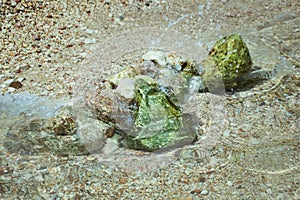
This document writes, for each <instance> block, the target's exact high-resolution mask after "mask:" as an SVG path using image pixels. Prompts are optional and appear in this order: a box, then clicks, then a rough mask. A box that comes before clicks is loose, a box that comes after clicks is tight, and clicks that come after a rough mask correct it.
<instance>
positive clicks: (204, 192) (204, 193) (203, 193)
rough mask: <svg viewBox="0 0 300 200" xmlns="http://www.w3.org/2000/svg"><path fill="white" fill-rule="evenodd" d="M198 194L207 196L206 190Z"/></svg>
mask: <svg viewBox="0 0 300 200" xmlns="http://www.w3.org/2000/svg"><path fill="white" fill-rule="evenodd" d="M200 194H202V195H207V194H208V191H207V190H202V191H201V193H200Z"/></svg>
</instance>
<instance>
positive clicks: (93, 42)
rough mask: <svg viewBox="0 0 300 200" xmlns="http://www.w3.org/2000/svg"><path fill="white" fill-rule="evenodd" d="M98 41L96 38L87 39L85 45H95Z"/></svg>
mask: <svg viewBox="0 0 300 200" xmlns="http://www.w3.org/2000/svg"><path fill="white" fill-rule="evenodd" d="M96 42H97V40H96V39H95V38H85V39H84V44H95V43H96Z"/></svg>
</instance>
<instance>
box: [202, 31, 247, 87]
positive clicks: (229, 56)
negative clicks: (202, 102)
mask: <svg viewBox="0 0 300 200" xmlns="http://www.w3.org/2000/svg"><path fill="white" fill-rule="evenodd" d="M209 58H211V59H212V60H213V61H214V63H215V65H216V68H217V70H218V72H219V73H220V75H221V77H222V79H223V81H224V84H225V87H226V88H230V87H232V88H235V87H238V85H237V84H236V83H235V80H237V79H238V78H239V77H240V76H241V75H243V74H245V73H247V72H249V70H250V69H251V66H252V60H251V56H250V53H249V50H248V47H247V45H246V44H245V43H244V41H243V39H242V37H241V36H240V35H239V34H232V35H230V36H226V37H223V38H222V39H220V40H218V41H217V42H216V44H215V45H214V46H213V48H212V49H211V51H210V52H209ZM203 65H204V67H205V66H206V65H207V64H205V63H204V64H203ZM208 66H209V65H208Z"/></svg>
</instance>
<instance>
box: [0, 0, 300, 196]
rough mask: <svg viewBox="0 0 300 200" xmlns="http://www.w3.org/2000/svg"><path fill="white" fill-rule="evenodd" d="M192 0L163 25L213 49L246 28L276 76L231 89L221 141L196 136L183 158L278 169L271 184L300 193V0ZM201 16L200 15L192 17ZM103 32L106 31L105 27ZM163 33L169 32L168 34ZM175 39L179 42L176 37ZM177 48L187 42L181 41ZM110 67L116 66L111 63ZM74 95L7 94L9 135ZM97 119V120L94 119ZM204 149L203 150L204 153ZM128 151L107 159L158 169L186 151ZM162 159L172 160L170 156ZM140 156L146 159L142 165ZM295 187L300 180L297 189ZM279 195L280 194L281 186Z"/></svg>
mask: <svg viewBox="0 0 300 200" xmlns="http://www.w3.org/2000/svg"><path fill="white" fill-rule="evenodd" d="M191 2H192V4H191V6H189V4H186V6H182V5H181V4H174V5H173V6H174V7H170V8H169V9H167V10H166V11H167V14H166V15H165V16H164V17H163V20H166V23H165V26H163V27H166V28H167V31H166V32H168V31H173V30H180V32H181V33H183V34H185V35H188V36H189V35H191V37H192V38H193V41H196V43H194V42H192V44H193V45H195V46H197V45H200V46H201V47H203V48H204V49H206V50H208V49H210V47H211V46H212V45H213V44H214V42H215V41H216V40H217V39H218V38H220V37H222V36H224V35H229V34H231V33H235V32H238V33H240V34H241V35H242V37H243V39H244V41H245V42H246V43H247V45H248V47H249V49H250V53H251V56H252V59H253V62H254V68H255V69H259V70H262V71H268V72H269V76H268V80H266V81H264V82H261V83H260V84H257V85H254V86H252V87H250V88H248V89H247V90H245V91H240V92H233V93H232V94H227V95H226V96H225V97H224V98H225V99H226V106H225V108H224V111H225V115H226V116H225V118H224V120H223V121H222V123H224V125H223V124H222V128H223V130H222V132H220V133H219V134H220V135H219V137H217V141H214V142H213V145H212V144H211V143H212V142H211V141H210V140H206V142H208V143H200V144H195V146H191V147H190V149H186V151H183V153H182V155H181V158H182V160H183V162H182V163H192V164H193V165H197V164H198V163H197V164H195V163H194V162H195V160H196V161H197V162H199V163H201V164H204V165H205V166H214V164H215V163H218V162H219V163H221V164H227V165H228V166H229V168H230V169H234V170H235V169H236V170H238V171H234V172H235V173H236V174H234V175H232V176H230V175H228V176H229V178H231V181H232V182H235V183H238V182H243V184H244V185H247V183H248V182H249V180H252V179H254V177H255V178H257V177H258V178H262V179H263V178H264V177H268V176H270V177H269V183H268V184H271V186H272V189H273V191H275V192H278V195H280V193H283V195H285V194H287V195H288V194H289V195H290V196H289V197H290V198H291V197H295V198H297V197H298V198H299V195H300V194H299V189H297V188H296V187H298V188H299V170H300V157H299V152H300V149H299V148H300V123H299V121H300V111H299V108H300V105H299V102H300V96H299V94H300V90H299V87H300V83H299V80H300V79H299V76H300V72H299V47H298V46H299V44H298V43H299V24H300V23H299V22H300V18H299V13H297V12H296V11H297V7H296V6H297V5H293V6H295V7H296V9H292V11H290V10H291V7H287V10H286V11H285V10H280V9H279V10H272V9H273V8H272V7H270V8H268V10H270V12H267V11H266V12H264V11H257V10H259V9H257V10H256V11H257V13H251V6H254V7H255V8H259V7H268V6H269V5H260V4H258V5H256V4H251V5H249V6H250V7H249V8H248V7H247V6H248V5H246V4H245V5H241V7H239V6H238V5H237V7H238V8H239V9H238V10H239V12H244V11H245V13H246V14H245V13H242V14H241V13H238V12H236V10H235V9H236V8H235V5H228V6H226V7H224V6H223V7H224V9H223V7H222V6H220V8H222V9H219V10H214V9H212V7H213V5H212V4H214V3H212V4H210V2H205V3H203V4H201V5H202V6H198V4H197V6H193V3H194V2H195V1H191ZM222 2H223V1H222ZM224 2H226V1H224ZM228 4H230V2H228ZM266 4H268V3H266ZM176 9H177V10H176ZM247 10H248V11H247ZM217 11H219V12H217ZM223 12H224V13H225V15H226V17H227V18H228V21H227V22H224V20H223V17H224V16H223V14H224V13H223ZM261 12H263V13H264V16H260V14H258V13H261ZM130 14H132V13H130ZM153 16H154V15H153ZM245 16H250V17H245ZM226 17H225V18H226ZM95 19H96V17H95ZM195 19H196V20H195ZM193 20H195V21H196V23H192V22H193ZM96 22H97V23H98V21H97V20H94V21H93V20H92V22H91V24H90V26H91V27H92V28H95V29H97V27H98V26H99V25H95V24H94V23H96ZM141 23H143V22H141ZM145 23H146V26H147V27H148V26H149V24H150V25H155V24H156V23H157V22H156V20H152V21H150V22H145ZM195 24H196V25H195ZM194 25H195V26H194ZM160 26H161V24H160ZM203 27H204V28H203ZM126 28H128V27H126V24H125V25H124V26H123V28H120V30H119V29H112V30H110V31H111V32H112V33H118V34H120V33H122V31H121V30H123V29H126ZM199 30H201V32H200V33H198V32H199ZM194 32H197V34H193V33H194ZM129 33H130V32H129ZM144 33H145V32H144ZM154 35H155V34H154ZM99 37H102V35H100V36H99ZM116 38H118V37H116ZM140 38H145V37H144V36H143V37H138V35H134V37H131V39H132V40H130V41H133V42H135V41H139V39H140ZM161 38H164V37H162V36H161ZM161 38H160V39H161ZM174 38H176V37H172V38H171V39H170V40H165V41H166V44H167V45H168V42H170V41H171V42H172V40H175V39H174ZM164 39H165V38H164ZM111 41H112V42H113V43H114V44H113V45H112V46H113V47H115V46H116V45H117V44H118V41H114V40H111ZM147 42H148V43H147V44H149V43H150V44H151V42H153V43H156V42H157V41H147ZM102 44H103V43H102ZM135 44H136V43H135ZM110 45H111V44H109V45H108V46H105V47H106V48H107V49H105V51H106V50H107V52H106V55H108V56H110V55H112V57H113V58H118V57H119V56H120V53H118V52H115V51H114V50H113V49H110V48H109V46H110ZM99 46H100V47H103V46H101V45H99ZM99 46H98V44H96V45H95V46H94V47H91V51H92V52H95V53H94V56H95V57H97V56H98V55H97V52H96V51H93V50H95V49H97V48H99ZM169 46H170V47H174V45H173V44H172V45H169ZM120 49H121V48H120ZM124 49H125V52H121V55H122V56H126V53H128V52H126V50H128V49H126V48H124ZM124 49H123V50H124ZM177 49H180V48H178V46H177ZM186 49H187V50H186ZM121 50H122V49H121ZM192 50H193V49H191V48H190V49H189V48H184V50H183V53H185V54H187V55H188V54H190V51H192ZM114 53H116V54H114ZM128 54H129V53H128ZM201 58H202V57H201ZM94 59H97V58H94ZM81 67H82V66H81ZM107 73H110V72H109V71H108V72H107ZM86 75H88V76H89V75H91V74H88V73H87V74H86ZM90 78H91V77H90ZM69 103H70V102H68V100H50V99H48V98H45V97H37V96H35V95H30V94H28V93H25V94H16V95H7V96H1V97H0V105H1V107H0V110H1V117H0V123H1V129H0V137H1V142H4V141H5V140H6V134H7V132H8V131H10V130H11V129H12V127H13V130H17V128H18V126H19V124H21V125H22V124H26V123H27V122H28V120H30V119H32V118H39V117H41V118H47V117H51V116H53V115H54V114H55V112H56V111H57V109H58V108H59V107H60V106H62V105H66V104H68V105H69ZM209 112H210V114H211V112H213V109H212V110H209V111H208V113H209ZM204 114H205V113H204ZM88 115H89V114H88ZM90 123H93V121H91V122H90ZM96 126H97V125H96ZM93 128H95V126H91V128H90V129H88V130H92V129H93ZM201 130H202V131H203V132H204V134H205V133H206V132H208V131H209V124H204V125H203V127H201ZM210 142H211V143H210ZM203 145H207V146H209V145H211V146H212V148H208V149H206V150H205V152H204V150H203V148H202V147H203ZM199 149H200V152H198V153H197V150H199ZM50 151H51V150H50ZM6 153H7V150H6V149H5V148H3V146H2V145H1V158H0V160H1V162H3V163H5V162H6V156H5V154H6ZM50 154H51V153H50ZM128 155H130V154H129V153H128V154H126V153H125V154H124V155H122V152H120V156H117V157H114V156H112V157H110V160H108V159H106V160H105V159H104V160H102V161H103V162H106V161H107V162H108V164H111V163H114V162H115V164H116V165H119V166H121V167H124V168H127V170H128V168H131V171H135V170H137V168H139V167H141V168H144V169H141V170H146V171H147V170H150V171H151V170H152V169H156V168H159V167H165V166H166V165H168V164H170V162H173V161H174V156H179V155H177V154H176V155H173V154H161V155H162V156H160V157H155V156H153V157H151V156H149V157H147V158H145V157H144V159H142V158H141V159H139V157H138V156H137V155H135V154H133V156H128ZM208 155H209V156H208ZM206 156H207V157H209V158H210V159H207V160H205V159H204V158H203V157H206ZM78 159H79V158H78ZM101 159H102V158H99V160H100V161H101ZM191 160H192V161H191ZM162 161H166V163H163V162H162ZM145 163H147V164H149V163H151V164H152V165H153V166H145ZM130 164H131V165H132V166H130ZM139 164H140V165H141V166H137V165H139ZM160 164H161V165H160ZM192 164H191V165H192ZM62 165H64V164H62ZM221 166H223V165H221ZM70 168H71V167H70ZM145 168H146V169H145ZM229 168H225V175H227V173H226V172H227V171H230V169H229ZM129 171H130V170H129ZM231 172H232V171H231ZM245 172H247V173H245ZM239 174H242V175H241V176H243V175H244V177H240V176H239ZM274 175H278V176H274ZM262 182H263V181H262ZM250 183H251V181H250ZM263 183H264V182H263ZM272 184H273V185H272ZM264 185H265V184H262V185H259V184H257V185H255V184H254V185H249V186H248V187H247V186H246V189H249V190H250V192H249V193H251V194H252V195H253V194H256V195H257V194H260V189H261V186H264ZM271 186H270V187H271ZM290 187H294V188H292V189H291V188H290ZM255 188H256V189H255ZM282 188H283V189H282ZM295 188H296V189H295ZM220 190H221V191H222V192H221V193H223V192H226V191H227V192H228V193H230V194H231V193H232V188H231V187H228V188H226V187H225V188H221V189H220ZM289 190H291V192H289ZM246 193H247V192H246ZM270 195H271V194H270ZM273 195H274V196H277V194H273ZM254 196H255V195H254ZM274 196H273V197H274ZM223 197H224V196H223ZM230 197H231V196H230ZM234 197H237V196H234ZM239 197H240V196H239ZM252 197H253V196H252ZM284 197H287V196H284Z"/></svg>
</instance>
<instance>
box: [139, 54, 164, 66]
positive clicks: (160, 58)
mask: <svg viewBox="0 0 300 200" xmlns="http://www.w3.org/2000/svg"><path fill="white" fill-rule="evenodd" d="M142 58H143V59H144V60H150V61H154V62H155V63H157V64H159V65H160V66H162V67H165V66H166V64H167V61H166V55H165V53H164V52H162V51H148V52H147V53H145V54H144V55H143V56H142Z"/></svg>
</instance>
